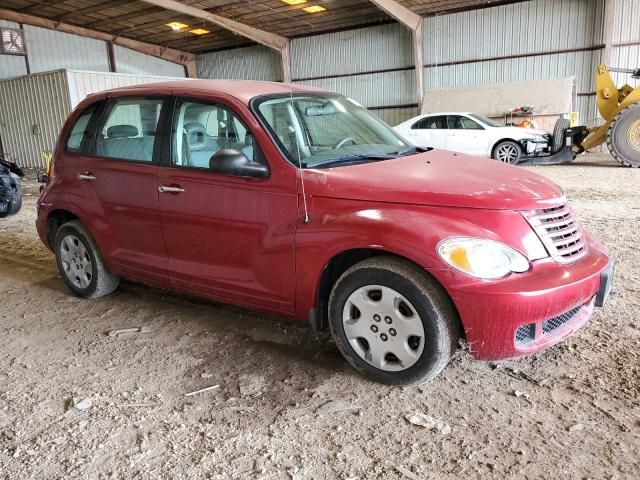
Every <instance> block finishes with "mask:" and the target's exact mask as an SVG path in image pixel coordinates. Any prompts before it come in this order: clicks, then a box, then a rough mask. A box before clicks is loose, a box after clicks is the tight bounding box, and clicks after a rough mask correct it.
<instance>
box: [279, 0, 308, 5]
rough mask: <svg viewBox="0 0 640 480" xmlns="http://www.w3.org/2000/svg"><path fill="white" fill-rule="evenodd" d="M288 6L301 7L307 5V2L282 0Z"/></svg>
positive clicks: (303, 0) (302, 0)
mask: <svg viewBox="0 0 640 480" xmlns="http://www.w3.org/2000/svg"><path fill="white" fill-rule="evenodd" d="M282 1H283V2H284V3H286V4H287V5H300V4H301V3H307V0H282Z"/></svg>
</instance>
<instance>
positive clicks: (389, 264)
mask: <svg viewBox="0 0 640 480" xmlns="http://www.w3.org/2000/svg"><path fill="white" fill-rule="evenodd" d="M372 285H374V286H375V285H379V286H384V287H387V288H390V289H393V290H395V292H397V293H399V294H400V295H401V296H403V297H404V298H406V299H407V300H408V301H409V302H411V304H412V306H413V307H414V308H415V311H416V312H417V314H418V315H419V318H418V319H416V320H415V321H421V322H422V326H423V328H424V345H423V350H422V353H421V354H420V356H419V357H418V359H417V360H416V361H415V363H414V364H413V365H411V366H409V367H408V368H406V369H403V370H399V371H393V372H391V371H387V370H383V369H381V368H377V367H375V366H373V365H372V364H371V363H369V362H368V361H366V360H365V358H363V357H362V356H361V355H360V354H358V352H357V351H356V350H355V349H354V347H353V346H352V344H351V343H350V342H349V340H348V338H347V334H346V333H345V325H344V322H343V311H344V309H345V305H346V303H347V301H348V299H349V298H350V297H351V295H352V294H353V293H354V292H357V291H358V290H359V289H361V288H363V287H367V286H372ZM395 302H397V298H396V299H395V300H394V304H395ZM362 318H363V319H364V318H365V317H364V316H363V317H362ZM379 318H380V317H378V320H377V321H378V322H380V319H379ZM358 321H360V320H358ZM385 321H386V318H385ZM373 322H374V320H373V319H369V318H366V324H365V326H366V327H367V329H368V328H372V329H373V325H374V323H373ZM389 323H390V322H389ZM369 324H371V325H372V326H371V327H368V325H369ZM329 325H330V328H331V333H332V335H333V339H334V341H335V342H336V345H337V346H338V349H339V350H340V352H341V353H342V355H343V356H344V357H345V358H346V359H347V361H348V362H349V363H350V364H351V365H352V366H353V367H354V368H355V369H356V370H357V371H358V372H360V373H361V374H362V375H364V376H365V377H367V378H369V379H371V380H375V381H377V382H381V383H385V384H388V385H416V384H420V383H424V382H427V381H429V380H431V379H433V378H434V377H435V376H436V375H437V374H438V373H440V372H441V371H442V369H443V368H444V367H445V366H446V365H447V363H449V360H450V359H451V356H452V355H453V353H454V352H455V350H456V348H457V343H458V340H459V338H460V332H461V329H460V320H459V317H458V314H457V311H456V309H455V307H454V306H453V303H452V302H451V299H450V298H449V296H448V295H447V293H446V292H445V291H444V289H443V288H442V287H441V286H440V284H438V283H437V282H436V281H435V280H433V279H432V278H430V277H429V276H428V275H427V274H426V273H425V272H424V270H422V269H420V268H418V267H417V266H415V265H413V264H411V263H409V262H407V261H404V260H401V259H396V258H394V257H374V258H370V259H367V260H364V261H362V262H360V263H358V264H356V265H354V266H353V267H351V268H349V269H348V270H347V271H346V272H345V273H344V274H342V276H341V277H340V278H339V279H338V281H337V282H336V284H335V285H334V287H333V290H332V292H331V296H330V298H329ZM378 325H380V328H381V329H382V328H383V327H387V326H386V325H384V322H380V323H378ZM391 326H394V325H391ZM375 331H376V332H377V331H378V330H375ZM377 335H378V334H377V333H376V334H373V337H375V336H377ZM392 335H393V334H392ZM380 336H382V335H380ZM398 338H400V337H398ZM394 340H395V339H394ZM385 342H386V340H385ZM389 345H391V344H389ZM396 345H397V344H396ZM383 348H384V347H383ZM396 348H397V347H396ZM383 351H384V350H383ZM387 355H389V354H388V353H387V354H385V355H384V358H385V359H386V358H387ZM365 356H366V355H365ZM370 358H371V357H370ZM400 366H401V367H402V364H400Z"/></svg>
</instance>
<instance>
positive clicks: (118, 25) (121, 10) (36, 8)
mask: <svg viewBox="0 0 640 480" xmlns="http://www.w3.org/2000/svg"><path fill="white" fill-rule="evenodd" d="M516 1H522V0H399V3H400V4H402V5H404V6H405V7H407V8H409V9H410V10H412V11H413V12H414V13H417V14H419V15H422V16H431V15H440V14H442V13H445V12H452V11H459V10H469V9H472V8H477V7H481V6H482V7H485V6H493V5H496V4H500V3H514V2H516ZM1 3H2V6H1V7H0V8H4V9H8V10H12V11H14V12H19V13H23V14H28V15H34V16H38V17H41V18H45V19H48V20H52V21H54V22H64V23H66V24H70V25H75V26H79V27H84V28H87V29H91V30H96V31H99V32H104V33H108V34H112V35H116V36H119V37H125V38H131V39H134V40H139V41H143V42H147V43H151V44H155V45H160V46H163V47H169V48H172V49H177V50H182V51H186V52H191V53H203V52H208V51H214V50H223V49H229V48H235V47H242V46H248V45H253V42H251V41H250V40H248V39H246V38H244V37H241V36H238V35H235V34H233V33H231V32H230V31H228V30H225V29H223V28H220V27H218V26H216V25H214V24H212V23H209V22H207V21H205V20H203V19H200V18H195V17H191V16H189V15H184V14H179V13H175V12H173V11H171V10H167V9H164V8H162V7H158V6H153V5H150V4H149V3H145V2H143V1H138V0H49V1H42V0H40V1H38V0H2V2H1ZM183 3H185V4H188V5H190V6H193V7H197V8H200V9H203V10H206V11H207V12H209V13H213V14H216V15H219V16H222V17H225V18H229V19H232V20H235V21H237V22H241V23H243V24H246V25H249V26H252V27H255V28H259V29H261V30H265V31H267V32H271V33H274V34H277V35H281V36H284V37H289V38H293V37H301V36H308V35H314V34H319V33H326V32H330V31H336V30H346V29H351V28H356V27H362V26H366V25H376V24H381V23H388V22H391V21H393V19H392V18H391V17H389V16H388V15H387V14H386V13H385V12H383V11H382V10H380V9H379V8H378V7H376V6H375V5H374V4H373V3H372V2H371V1H370V0H317V1H314V2H313V5H316V4H317V5H320V6H323V7H324V8H326V11H324V12H320V13H314V14H309V13H306V12H305V11H304V10H303V8H304V7H308V6H309V5H310V4H311V3H308V2H307V3H302V4H298V5H287V4H286V3H284V2H282V1H280V0H259V1H239V0H197V1H194V0H189V1H184V2H183ZM169 22H181V23H185V24H187V25H189V27H190V28H189V29H184V30H181V31H173V30H171V29H170V28H168V27H167V26H166V24H167V23H169ZM192 28H202V29H206V30H209V32H210V33H207V34H205V35H195V34H193V33H190V32H189V31H188V30H190V29H192Z"/></svg>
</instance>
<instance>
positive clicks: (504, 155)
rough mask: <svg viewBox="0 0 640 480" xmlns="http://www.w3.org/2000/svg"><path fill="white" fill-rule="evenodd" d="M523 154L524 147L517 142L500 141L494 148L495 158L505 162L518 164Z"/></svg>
mask: <svg viewBox="0 0 640 480" xmlns="http://www.w3.org/2000/svg"><path fill="white" fill-rule="evenodd" d="M521 156H522V149H521V148H520V145H518V144H517V143H516V142H512V141H505V142H500V143H499V144H498V145H496V148H494V149H493V158H495V159H496V160H499V161H501V162H503V163H510V164H511V165H516V164H517V163H518V162H519V161H520V157H521Z"/></svg>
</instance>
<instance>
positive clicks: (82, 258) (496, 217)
mask: <svg viewBox="0 0 640 480" xmlns="http://www.w3.org/2000/svg"><path fill="white" fill-rule="evenodd" d="M49 173H50V180H49V183H48V185H47V186H46V188H45V189H44V190H43V192H42V194H41V196H40V198H39V201H38V207H39V211H38V220H37V226H38V232H39V235H40V237H41V238H42V241H43V242H44V243H45V244H46V245H47V246H48V247H49V248H50V249H51V250H52V251H53V252H54V253H55V255H56V259H57V263H58V267H59V269H60V273H61V275H62V278H63V279H64V281H65V282H66V283H67V285H68V286H69V288H70V289H71V291H72V292H73V293H74V294H76V295H78V296H81V297H87V298H96V297H100V296H103V295H107V294H109V293H111V292H113V291H114V290H115V289H116V287H117V286H118V282H119V278H120V277H123V278H128V279H131V280H134V281H137V282H143V283H146V284H150V285H156V286H159V287H163V288H170V289H172V290H176V291H180V292H184V293H187V294H191V295H197V296H201V297H206V298H210V299H214V300H218V301H221V302H226V303H233V304H236V305H242V306H246V307H250V308H256V309H260V310H264V311H270V312H275V313H277V314H280V315H284V316H289V317H294V318H300V319H309V321H310V322H311V323H312V325H313V327H314V328H316V329H323V328H330V329H331V332H332V334H333V337H334V339H335V341H336V343H337V345H338V348H339V349H340V351H341V352H342V353H343V354H344V356H345V357H346V359H347V360H348V361H349V362H350V363H351V364H352V365H353V366H354V367H355V368H356V369H357V370H358V371H360V372H362V373H363V374H364V375H366V376H368V377H370V378H372V379H375V380H378V381H381V382H385V383H390V384H415V383H420V382H424V381H426V380H429V379H431V378H433V377H434V376H435V375H436V374H437V373H438V372H440V371H441V370H442V369H443V368H444V366H445V365H446V364H447V362H448V361H449V359H450V357H451V355H452V354H453V352H454V350H455V349H456V345H457V343H458V340H459V339H460V338H465V339H466V341H467V342H468V345H469V347H470V350H471V353H472V354H473V355H474V356H475V357H477V358H480V359H499V358H505V357H516V356H520V355H525V354H530V353H533V352H537V351H539V350H541V349H543V348H546V347H548V346H550V345H552V344H555V343H557V342H558V341H560V340H561V339H563V338H564V337H566V336H567V335H569V334H571V333H572V332H573V331H575V330H576V329H577V328H578V327H580V326H581V325H582V324H584V323H585V322H586V321H587V319H588V318H589V317H590V315H591V313H592V311H593V308H594V306H602V305H603V304H604V302H605V299H606V297H607V294H608V293H609V289H610V286H611V281H612V276H613V268H614V263H613V261H612V260H610V259H609V258H608V256H607V253H606V250H605V248H604V247H603V245H602V244H601V243H600V242H598V240H596V239H595V238H594V237H592V236H591V235H590V234H589V233H587V232H586V231H584V230H583V229H582V228H581V227H580V225H579V224H578V222H577V220H576V218H575V216H574V214H573V212H572V210H571V207H570V206H569V205H568V203H567V200H566V198H565V197H564V195H563V192H562V190H561V189H560V188H559V187H558V186H557V185H555V184H554V183H552V182H551V181H549V180H547V179H546V178H544V177H542V176H540V175H537V174H535V173H532V172H529V171H527V170H524V169H521V168H518V167H513V166H510V165H505V164H501V163H498V162H496V161H494V160H487V159H480V158H473V157H466V156H464V155H460V154H455V153H449V152H444V151H438V150H433V149H426V150H425V149H417V148H415V147H412V146H411V145H410V144H409V143H408V142H407V141H405V140H404V139H403V138H401V137H400V136H398V134H396V133H394V131H393V130H392V129H391V128H389V127H388V126H387V125H386V124H385V123H383V122H382V121H380V120H379V119H378V118H376V117H375V116H373V115H372V114H371V113H369V112H368V111H367V110H366V109H365V108H363V107H361V106H360V105H358V104H357V103H356V102H354V101H352V100H350V99H348V98H345V97H343V96H340V95H336V94H333V93H329V92H324V91H320V90H315V89H311V88H303V87H298V86H293V87H290V86H288V85H283V84H275V83H263V82H244V81H243V82H233V81H205V80H202V81H184V82H170V83H161V84H153V85H144V86H137V87H130V88H123V89H117V90H112V91H108V92H103V93H99V94H96V95H92V96H90V97H88V98H87V99H85V100H84V101H83V102H82V103H81V104H80V105H79V106H78V108H76V109H75V110H74V112H73V113H72V114H71V116H70V118H69V119H68V121H67V122H66V125H65V126H64V128H63V129H62V133H61V136H60V138H59V140H58V144H57V146H56V149H55V154H54V162H53V166H52V171H51V172H49Z"/></svg>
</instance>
